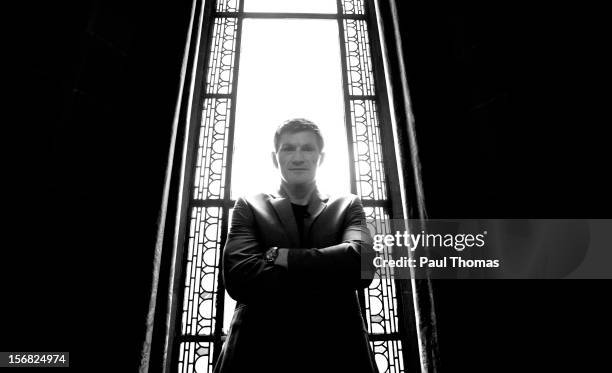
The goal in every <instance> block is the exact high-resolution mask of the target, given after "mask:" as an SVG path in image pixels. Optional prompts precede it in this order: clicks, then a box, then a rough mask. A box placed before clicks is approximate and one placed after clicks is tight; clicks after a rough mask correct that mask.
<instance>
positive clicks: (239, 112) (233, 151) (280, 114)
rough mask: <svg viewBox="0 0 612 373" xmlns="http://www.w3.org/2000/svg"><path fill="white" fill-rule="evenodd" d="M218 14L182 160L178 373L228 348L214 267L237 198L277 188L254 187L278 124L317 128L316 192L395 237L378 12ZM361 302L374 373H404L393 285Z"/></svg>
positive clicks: (226, 309)
mask: <svg viewBox="0 0 612 373" xmlns="http://www.w3.org/2000/svg"><path fill="white" fill-rule="evenodd" d="M213 5H214V6H213V7H210V8H209V10H210V11H211V13H210V14H208V17H206V18H205V19H207V20H210V22H209V25H205V27H206V26H208V29H207V30H208V32H206V33H203V35H207V39H208V40H202V41H201V46H200V48H205V52H206V53H204V54H202V55H203V56H206V60H205V62H204V63H203V64H201V66H202V69H203V71H202V74H201V76H202V79H200V81H197V82H196V83H197V84H201V87H200V89H198V90H196V91H197V92H201V93H200V95H201V97H195V98H194V103H196V105H198V106H197V110H198V115H196V116H195V117H196V118H198V122H199V123H197V125H198V129H197V134H196V135H195V136H197V137H196V139H195V140H194V141H193V144H194V145H193V147H192V148H191V149H188V151H191V152H193V159H194V161H193V162H194V164H193V165H192V166H191V167H192V172H191V174H190V175H191V176H190V180H189V183H188V184H187V186H186V187H185V188H186V190H188V191H189V196H190V199H189V201H190V202H189V206H188V211H187V212H186V219H185V229H184V231H185V235H186V237H185V240H184V241H185V248H184V255H183V257H182V259H180V260H182V262H181V265H182V268H183V275H182V279H181V281H182V285H183V286H182V288H181V289H182V290H181V291H182V293H181V294H180V301H179V302H176V303H177V304H175V305H174V307H176V309H177V313H176V315H177V316H176V320H174V325H175V332H174V338H175V339H174V340H173V346H174V348H173V351H171V352H170V353H171V358H172V364H173V365H172V366H173V368H172V369H178V371H179V372H181V373H183V372H190V373H191V372H196V373H204V372H211V371H212V367H213V365H214V361H215V359H216V357H217V355H218V353H219V351H220V350H221V347H222V344H223V342H224V340H225V336H226V334H227V332H228V327H229V323H230V320H231V317H232V314H233V309H234V307H235V302H234V301H233V300H232V299H231V298H230V297H229V296H228V295H227V292H226V291H225V289H224V286H223V281H222V278H221V276H220V258H221V254H222V248H223V244H224V240H225V237H226V235H227V229H228V221H229V218H230V216H231V209H232V206H233V204H234V200H235V198H236V196H239V195H243V194H247V193H248V192H255V191H265V190H269V189H270V188H273V187H274V186H275V185H271V184H265V183H262V184H258V183H257V181H258V180H262V179H263V180H274V179H275V177H274V176H273V175H271V176H265V177H262V176H261V163H262V162H263V163H265V164H270V166H271V159H270V152H271V150H272V140H271V139H272V133H273V130H274V128H275V127H276V126H277V125H278V124H279V123H280V122H282V121H283V120H285V119H287V118H290V117H306V118H309V119H312V120H314V121H315V122H316V123H319V124H320V125H321V127H322V131H323V133H324V135H325V137H326V139H327V140H329V141H328V145H326V147H328V149H326V151H327V152H328V158H329V159H331V160H334V161H335V162H336V164H332V165H328V166H329V171H331V172H330V173H329V174H328V175H325V174H320V175H319V181H320V184H321V189H322V190H329V189H330V187H333V186H336V187H337V188H339V189H337V190H334V192H348V191H350V192H352V193H356V194H358V195H359V196H360V197H361V199H362V201H363V204H364V208H365V212H366V215H367V218H368V222H369V224H370V230H371V231H372V233H377V234H385V233H389V232H390V228H389V221H390V219H391V218H392V217H396V216H394V215H393V211H391V206H393V203H392V202H393V201H392V200H393V199H394V198H395V199H398V198H399V196H394V195H391V193H390V191H389V185H388V183H389V182H388V179H389V178H388V177H387V176H388V175H387V174H386V172H389V171H388V170H389V167H388V166H389V165H387V164H386V163H385V160H388V159H391V158H392V157H394V153H393V152H394V150H393V147H392V146H388V145H384V144H383V135H382V132H383V131H384V129H385V126H386V127H387V128H390V123H384V122H383V121H382V119H381V114H380V113H381V110H383V109H382V106H381V102H380V97H379V91H380V90H381V88H380V87H384V86H383V85H382V84H383V83H384V79H383V78H382V77H377V76H375V71H376V69H375V68H374V65H373V63H374V61H373V58H372V53H375V51H378V50H379V48H378V47H377V46H376V45H373V44H372V42H371V40H372V37H371V34H370V27H371V25H372V22H375V21H374V20H373V19H374V17H373V16H372V15H371V14H370V13H371V11H368V9H373V6H371V4H369V3H368V1H367V0H331V1H330V0H316V1H313V0H302V1H299V0H291V1H288V0H282V1H281V0H243V1H241V0H217V1H216V2H215V3H214V4H213ZM368 5H370V6H369V7H368ZM279 14H281V15H282V16H281V17H279ZM299 93H302V95H301V96H300V94H299ZM387 130H388V131H389V129H387ZM330 139H331V140H330ZM262 143H263V145H262ZM329 148H332V149H329ZM258 149H269V150H265V151H264V152H263V153H261V154H260V153H257V151H258ZM330 151H332V152H335V154H333V155H331V156H330V154H329V152H330ZM190 159H191V158H190ZM253 165H258V167H253ZM271 168H272V167H270V169H271ZM249 169H257V174H256V175H251V174H249ZM332 172H333V176H331V175H332ZM343 172H344V173H343ZM326 180H328V181H330V180H331V182H329V183H328V184H326ZM247 187H249V188H252V189H251V190H248V189H247ZM383 255H389V253H383ZM381 271H384V270H383V269H381ZM360 299H361V302H362V303H363V309H364V317H365V319H366V321H367V327H368V332H369V333H370V337H371V344H372V348H373V351H374V353H375V358H376V363H377V365H378V367H379V370H380V372H381V373H383V372H405V371H406V369H405V360H404V359H405V356H404V351H405V349H404V348H403V347H404V346H405V343H406V341H407V337H406V335H405V332H403V331H402V330H401V328H400V326H399V325H400V316H399V315H400V314H401V312H400V309H399V307H400V304H399V302H398V290H397V288H396V283H395V280H392V279H390V277H389V276H388V273H384V272H380V273H379V276H377V277H376V278H375V280H374V281H373V282H372V284H371V285H370V287H369V288H368V289H365V290H364V291H363V294H361V296H360ZM412 358H418V357H412Z"/></svg>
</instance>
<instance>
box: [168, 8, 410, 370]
mask: <svg viewBox="0 0 612 373" xmlns="http://www.w3.org/2000/svg"><path fill="white" fill-rule="evenodd" d="M364 3H365V6H366V12H365V15H364V16H363V17H354V16H348V17H346V15H343V14H342V12H341V8H340V7H341V0H338V1H337V4H338V7H339V8H340V9H338V12H337V14H319V13H314V14H312V13H252V12H249V13H239V14H236V13H233V12H226V13H219V14H220V15H233V14H236V15H237V16H238V17H237V22H238V24H237V27H238V32H237V38H236V57H235V58H236V61H235V67H234V79H233V88H232V92H231V95H230V96H231V98H232V100H233V102H232V106H231V114H230V116H231V119H230V121H231V122H230V125H229V133H228V139H229V141H228V144H227V146H228V149H232V147H233V138H234V134H233V131H234V120H235V108H236V95H237V90H238V83H239V78H238V77H239V68H240V66H239V64H240V43H241V36H242V21H243V19H244V18H315V19H337V20H338V22H339V37H340V40H339V42H340V48H341V55H342V56H341V63H342V74H343V77H342V79H343V82H342V86H343V91H344V102H345V122H346V123H345V125H346V128H347V141H348V142H349V162H350V163H351V166H350V178H351V192H352V193H356V188H355V180H356V178H355V168H354V159H353V157H354V156H353V152H352V151H351V149H352V136H351V133H350V128H351V123H350V121H351V118H350V108H349V101H350V100H349V95H348V92H347V90H348V88H347V84H346V79H347V78H346V74H347V68H346V59H345V53H346V52H345V51H344V32H343V27H344V26H343V24H342V22H343V19H344V18H360V19H361V18H363V19H365V20H366V22H367V26H368V36H369V38H370V46H369V47H370V50H371V58H372V67H373V76H374V83H375V91H376V95H374V96H373V97H372V98H373V99H374V100H375V102H376V103H377V106H378V108H379V110H378V121H379V123H380V127H379V128H380V133H381V142H382V143H388V144H396V143H397V142H396V139H395V138H394V137H395V136H397V134H394V128H392V125H391V123H392V121H393V115H392V114H391V112H390V101H389V97H388V90H389V89H390V88H389V87H387V79H385V77H386V76H387V74H390V72H389V71H387V72H386V73H385V61H384V58H383V55H382V50H383V43H382V41H381V40H380V34H379V33H380V32H381V31H380V30H379V27H378V26H379V25H378V14H377V13H376V9H375V7H376V5H377V4H376V3H377V2H376V1H373V0H372V1H368V0H366V1H364ZM240 4H241V5H240V6H241V8H242V7H243V6H244V5H243V4H244V1H240ZM215 7H216V1H211V0H207V1H199V0H194V14H195V15H196V16H197V26H195V25H194V29H195V30H196V32H195V38H194V40H192V41H191V42H188V44H189V43H190V44H191V45H192V46H193V47H194V48H195V52H194V53H193V55H192V56H191V57H190V61H188V63H187V66H191V69H190V70H191V71H190V72H189V73H188V75H189V76H190V79H188V81H189V87H188V88H186V91H187V92H188V95H187V96H188V97H187V99H186V102H185V103H184V105H185V108H184V114H185V121H184V125H185V128H186V133H185V136H184V139H183V140H184V141H183V146H182V150H181V151H180V154H181V166H180V175H178V178H179V186H178V188H177V189H178V192H179V193H178V200H177V210H176V226H175V231H174V235H173V237H172V242H173V245H172V246H173V255H172V265H171V268H170V271H169V272H170V273H169V274H170V280H169V289H170V291H169V294H168V296H169V300H168V302H169V303H168V307H169V309H168V310H167V311H168V313H167V317H166V338H165V343H164V351H163V353H164V359H163V361H164V368H163V371H166V372H173V371H176V370H177V364H176V362H177V361H178V357H177V354H178V351H179V350H178V349H179V346H180V342H186V341H203V340H206V339H210V340H211V341H212V342H215V341H216V342H220V343H222V342H223V339H224V338H223V337H222V336H221V335H220V333H221V330H222V326H223V323H222V317H223V315H224V309H223V307H224V302H223V297H222V296H221V297H218V298H217V303H216V310H217V311H216V313H217V314H216V318H217V320H216V324H217V326H216V327H215V331H214V334H213V335H212V336H209V337H204V336H195V337H189V336H180V333H181V327H180V325H181V312H182V307H181V305H182V303H183V296H184V290H185V285H184V284H185V263H186V260H185V254H186V253H185V252H186V250H185V247H186V244H187V241H188V233H189V232H188V230H189V220H190V215H191V213H190V210H191V208H192V205H191V202H192V193H193V178H194V175H195V167H196V157H197V152H196V149H197V141H198V131H199V129H200V126H201V119H202V118H201V116H202V109H201V108H202V105H203V102H204V99H205V97H206V95H205V94H203V93H204V92H203V91H204V88H205V79H206V67H207V62H208V57H209V52H210V43H211V42H212V38H211V35H212V30H213V27H214V17H215V13H216V11H215ZM374 49H376V50H374ZM209 96H210V95H209ZM389 150H391V151H389ZM396 152H401V149H395V147H389V148H387V149H386V150H384V151H383V163H384V167H385V176H386V183H385V184H386V187H387V200H388V204H386V205H385V207H387V208H388V212H389V218H390V219H403V218H405V216H404V214H405V212H406V211H407V209H406V206H405V202H404V201H402V199H403V196H402V191H401V185H402V184H403V183H402V180H401V175H400V165H398V161H397V160H398V157H397V154H396ZM232 155H233V151H231V150H230V151H228V154H227V157H228V158H227V169H226V171H225V172H226V176H225V177H226V180H227V183H226V184H227V185H231V167H232ZM224 193H225V196H226V197H227V198H224V199H221V200H219V201H217V202H218V204H219V206H220V207H223V217H222V219H221V222H222V224H221V232H222V233H221V242H220V245H221V247H223V246H224V243H225V239H226V234H227V229H228V219H227V217H228V212H229V210H230V209H231V208H232V207H233V202H234V201H233V200H231V199H230V198H229V194H230V190H229V188H226V189H225V191H224ZM211 204H214V203H211ZM372 205H376V202H374V203H370V202H369V201H364V206H366V207H368V206H372ZM165 241H168V240H167V239H166V240H165ZM164 246H167V245H164ZM179 258H180V259H179ZM395 282H396V297H397V302H398V309H399V317H398V322H399V328H400V330H405V331H407V332H406V333H404V335H400V336H399V337H400V338H401V339H402V342H403V351H404V355H403V357H404V369H405V371H412V370H414V371H417V370H420V368H421V367H420V364H419V348H418V345H419V342H418V336H417V334H418V331H417V324H416V323H417V321H416V319H415V314H414V309H415V307H414V303H413V302H414V299H413V295H412V292H413V287H412V286H411V285H410V282H407V281H406V280H403V281H400V280H395ZM217 293H218V294H224V293H225V289H224V287H223V286H222V281H221V283H220V284H219V286H218V288H217ZM359 298H360V302H361V305H362V312H363V308H364V307H365V306H364V304H365V302H364V292H363V291H360V292H359ZM400 334H401V333H400ZM179 339H180V340H179ZM370 340H371V341H375V340H377V339H372V338H371V339H370ZM169 352H170V353H169ZM219 352H220V344H219V347H218V348H215V349H214V350H213V358H214V359H215V360H216V359H217V357H218V355H219Z"/></svg>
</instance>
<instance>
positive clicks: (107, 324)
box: [0, 1, 610, 372]
mask: <svg viewBox="0 0 612 373" xmlns="http://www.w3.org/2000/svg"><path fill="white" fill-rule="evenodd" d="M413 3H414V2H399V6H400V15H401V27H402V31H403V42H404V48H405V50H404V52H405V54H406V57H407V59H406V62H407V68H408V72H409V83H410V88H411V95H412V98H413V104H414V112H415V117H416V129H417V136H418V140H419V145H420V151H421V160H422V163H423V180H424V188H425V193H426V203H427V207H428V212H429V214H430V216H431V217H439V218H441V217H500V218H505V217H568V218H582V217H584V218H587V217H609V211H610V210H609V207H610V203H609V202H610V200H609V198H604V196H605V195H606V194H607V193H606V192H607V191H608V190H610V188H609V186H610V184H609V182H606V181H604V179H603V176H602V175H603V174H604V170H605V168H606V166H607V160H608V159H609V158H608V157H605V156H604V155H605V154H604V150H605V149H606V147H604V146H601V145H600V144H602V143H601V142H599V141H598V139H603V137H601V136H600V133H599V130H600V129H601V128H602V127H604V126H605V124H607V121H606V120H605V118H606V116H603V115H600V113H599V112H597V110H596V109H597V107H598V106H600V105H602V104H603V103H604V99H603V97H601V96H599V95H598V93H597V91H596V88H597V86H598V84H599V83H598V82H599V81H600V78H601V77H600V76H599V75H598V73H597V70H596V67H597V62H596V61H597V60H598V58H597V56H596V53H597V52H598V51H601V50H603V49H604V47H603V46H604V45H605V44H602V40H601V39H602V37H601V36H600V35H602V34H601V32H602V30H599V29H598V28H599V25H602V24H604V23H603V22H602V20H601V18H600V17H598V16H597V14H598V12H597V11H596V10H590V9H588V7H587V6H584V7H581V8H580V9H576V8H571V9H569V8H567V9H564V8H560V5H559V4H558V3H556V4H555V5H554V7H552V6H550V7H549V6H547V7H544V6H540V7H534V5H533V4H531V5H524V6H518V5H516V3H512V4H510V3H509V4H499V3H498V2H496V4H497V5H496V6H495V8H476V7H473V8H471V7H469V6H462V7H461V8H459V9H453V8H450V7H442V6H436V7H431V8H425V7H419V6H417V5H414V4H413ZM190 5H191V4H190V2H189V1H180V2H167V3H165V4H163V5H157V4H156V3H153V2H145V1H133V2H130V3H126V2H119V1H116V2H112V1H111V2H109V1H105V2H97V1H87V2H82V1H81V2H72V3H65V2H64V3H61V4H58V3H53V4H51V3H49V2H46V3H43V4H39V5H37V6H36V7H34V6H33V5H32V7H31V8H30V9H24V10H23V13H21V14H24V15H26V16H25V17H24V18H25V19H26V21H24V22H23V23H20V27H18V28H15V29H14V30H15V35H14V36H15V39H16V40H17V41H18V42H19V45H20V48H19V52H18V53H15V54H13V55H11V57H13V59H14V60H16V61H17V62H18V63H19V64H21V65H22V67H24V68H25V69H24V72H23V73H19V75H18V76H17V78H18V80H19V82H20V83H21V88H22V90H21V91H23V92H20V94H22V95H23V96H22V97H20V98H23V100H21V102H22V103H24V105H23V107H21V106H19V107H18V108H9V110H10V111H11V113H12V114H13V118H11V123H10V126H9V127H10V128H11V129H14V130H15V131H16V133H15V135H12V136H10V137H9V139H10V140H12V142H13V144H12V145H13V146H14V148H15V149H14V150H13V149H12V147H11V153H10V155H9V158H7V159H9V160H10V161H13V160H15V159H16V160H18V162H9V163H12V164H13V165H16V167H9V168H10V169H9V171H11V173H10V174H7V175H9V176H8V177H7V178H6V182H5V183H6V184H8V185H9V187H11V188H10V189H11V192H10V193H9V194H7V195H6V198H7V200H8V201H9V202H10V203H9V205H10V207H11V208H10V209H6V210H5V211H6V212H5V214H6V215H7V216H8V217H9V218H10V223H9V224H7V225H6V226H5V229H7V234H6V235H5V237H7V239H6V240H5V244H6V250H4V251H5V253H4V254H8V256H7V260H3V262H4V263H3V264H6V265H7V266H8V267H9V270H7V271H3V275H5V276H6V277H7V278H6V279H5V280H3V282H2V284H3V285H2V290H3V294H4V295H3V299H4V300H3V306H2V311H1V312H2V317H1V319H0V320H1V323H2V331H1V337H0V343H1V345H0V347H1V350H2V351H9V350H29V351H35V350H41V351H47V350H69V351H71V353H72V356H71V357H72V365H73V366H75V367H81V368H82V369H87V368H83V367H84V366H87V367H91V366H92V365H94V366H96V367H98V368H101V369H104V368H107V370H109V371H111V370H110V368H111V367H121V368H117V369H120V370H121V371H133V370H135V369H136V367H137V366H138V361H139V352H140V347H141V341H142V337H143V333H144V318H145V312H146V309H147V302H148V291H149V281H150V271H151V260H152V254H153V244H154V241H155V233H156V219H157V214H158V207H159V203H160V200H161V191H162V183H163V176H164V171H165V160H166V156H167V152H168V144H169V134H170V126H171V122H172V116H173V112H174V105H175V99H176V94H177V91H178V81H179V70H180V63H181V58H182V52H183V47H184V37H185V33H186V28H187V23H188V17H189V7H190ZM16 75H17V74H16ZM606 285H607V283H604V282H587V281H582V282H580V281H572V282H569V281H566V282H562V281H550V282H546V281H539V282H527V281H512V282H503V281H496V282H490V283H489V282H487V283H485V282H477V283H476V282H470V283H468V282H436V283H435V290H436V301H437V310H438V315H439V333H440V343H441V345H440V347H441V351H440V352H441V358H442V360H441V364H442V368H443V369H444V371H448V372H451V371H461V370H467V369H468V368H469V369H471V370H472V371H473V370H476V371H498V370H501V369H502V368H506V367H514V368H516V369H517V370H519V371H524V370H526V369H525V364H526V361H525V360H526V359H527V358H535V359H536V360H538V363H537V365H536V367H540V368H543V367H547V366H549V365H553V366H555V367H557V368H563V367H566V366H568V365H572V364H573V365H577V364H580V363H583V362H586V363H589V362H592V361H593V357H595V356H597V355H596V353H594V352H593V353H592V351H591V348H592V347H593V346H594V345H595V344H594V342H592V338H593V337H594V336H595V335H596V333H595V330H596V329H599V330H601V333H604V334H609V331H610V328H609V326H610V324H609V322H607V321H606V320H607V318H606V315H607V314H609V313H610V307H609V306H604V304H603V298H604V297H603V296H602V294H604V291H605V288H606ZM544 350H546V351H544ZM551 351H552V352H551ZM592 354H593V355H592ZM530 367H533V366H530ZM527 370H528V369H527Z"/></svg>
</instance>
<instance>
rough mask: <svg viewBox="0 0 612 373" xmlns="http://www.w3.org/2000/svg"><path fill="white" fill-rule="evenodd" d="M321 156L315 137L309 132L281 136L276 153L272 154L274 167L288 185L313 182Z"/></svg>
mask: <svg viewBox="0 0 612 373" xmlns="http://www.w3.org/2000/svg"><path fill="white" fill-rule="evenodd" d="M323 156H324V154H323V153H322V152H321V149H319V145H318V143H317V136H316V135H315V134H314V133H312V132H310V131H301V132H295V133H284V134H282V135H281V137H280V140H279V143H278V151H277V152H276V153H272V158H273V160H274V166H275V167H276V168H278V169H279V170H280V173H281V178H282V179H283V181H284V182H286V183H287V184H288V185H298V184H309V183H311V182H314V181H315V178H316V176H317V168H318V167H319V165H320V164H321V163H322V162H323Z"/></svg>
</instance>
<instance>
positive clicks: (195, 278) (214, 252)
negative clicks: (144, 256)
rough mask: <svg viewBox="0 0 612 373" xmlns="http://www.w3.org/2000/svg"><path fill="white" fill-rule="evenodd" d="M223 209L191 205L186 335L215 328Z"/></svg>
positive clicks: (186, 281)
mask: <svg viewBox="0 0 612 373" xmlns="http://www.w3.org/2000/svg"><path fill="white" fill-rule="evenodd" d="M221 213H222V208H220V207H208V208H203V207H196V208H194V209H192V213H191V222H190V226H189V243H188V247H187V250H188V252H187V262H186V269H185V270H186V275H185V287H186V288H185V294H184V297H183V324H182V333H183V334H184V335H211V334H212V333H213V331H214V328H215V304H216V298H217V278H218V275H219V259H220V252H221V250H220V247H219V246H220V241H221Z"/></svg>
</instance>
